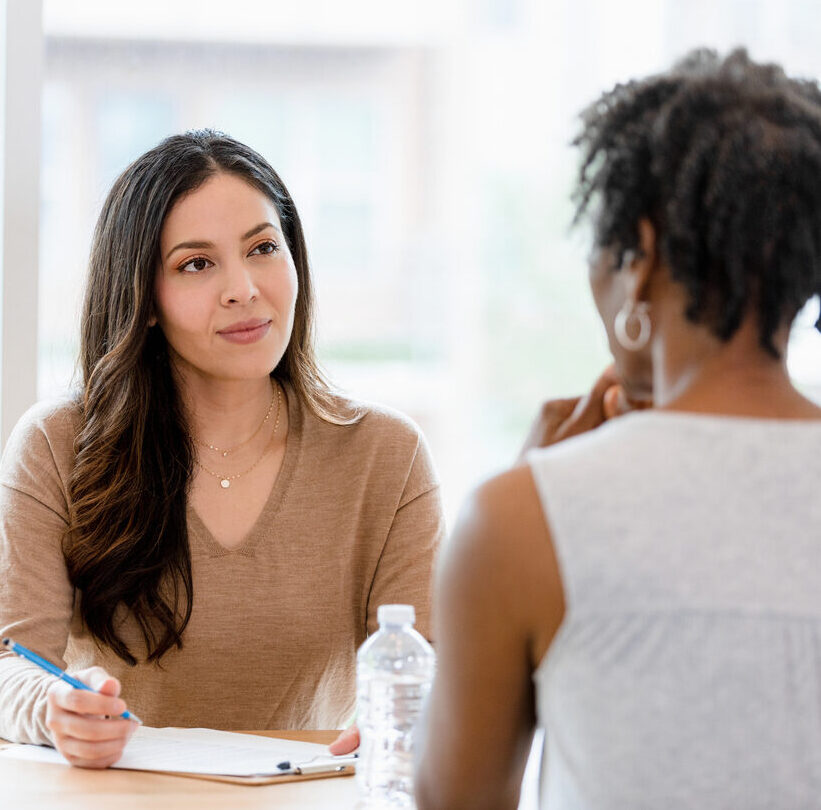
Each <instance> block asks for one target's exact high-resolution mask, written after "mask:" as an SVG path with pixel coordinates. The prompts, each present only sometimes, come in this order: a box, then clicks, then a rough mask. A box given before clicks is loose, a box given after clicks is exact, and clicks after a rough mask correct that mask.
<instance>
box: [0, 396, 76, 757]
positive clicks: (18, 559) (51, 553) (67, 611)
mask: <svg viewBox="0 0 821 810" xmlns="http://www.w3.org/2000/svg"><path fill="white" fill-rule="evenodd" d="M38 411H42V409H33V410H32V411H30V412H29V413H28V414H26V416H24V417H23V419H21V421H20V422H19V423H18V425H17V427H16V428H15V430H14V432H13V433H12V436H11V438H10V439H9V442H8V444H7V446H6V449H5V452H4V453H3V459H2V462H0V572H2V573H0V635H2V636H3V637H6V636H9V637H11V638H13V639H14V640H15V641H17V642H19V643H21V644H22V645H23V646H25V647H28V648H29V649H31V650H33V651H35V652H37V653H38V654H39V655H41V656H43V657H44V658H47V659H48V660H50V661H52V662H53V663H55V664H57V666H59V667H61V668H64V667H65V662H64V659H63V656H64V654H65V649H66V643H67V640H68V636H69V631H70V626H71V620H72V613H73V602H74V593H73V588H72V585H71V583H70V581H69V579H68V574H67V571H66V566H65V562H64V560H63V554H62V548H61V545H62V539H63V535H64V533H65V530H66V528H67V526H68V503H67V496H66V488H65V480H66V476H67V470H68V468H69V467H70V464H71V460H70V455H71V446H72V441H73V438H72V437H73V430H72V420H71V418H70V414H69V413H68V412H67V411H68V409H63V410H62V412H60V411H57V412H53V413H52V414H50V415H49V416H47V417H46V418H45V419H43V418H41V417H40V416H38ZM61 457H62V458H61ZM61 467H62V469H61ZM52 683H54V678H53V677H52V676H50V675H48V674H47V673H44V672H43V671H42V670H40V669H39V668H38V667H35V666H34V665H33V664H30V663H29V662H27V661H25V660H23V659H21V658H19V657H17V656H15V655H14V654H13V653H10V652H8V651H6V650H2V652H0V737H4V738H6V739H8V740H11V741H13V742H27V743H38V744H43V743H45V744H51V735H50V733H49V731H48V729H47V728H46V725H45V716H46V693H47V691H48V689H49V687H50V686H51V685H52Z"/></svg>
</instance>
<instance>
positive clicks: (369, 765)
mask: <svg viewBox="0 0 821 810" xmlns="http://www.w3.org/2000/svg"><path fill="white" fill-rule="evenodd" d="M377 618H378V620H379V631H378V632H376V633H374V634H373V635H372V636H371V637H370V638H369V639H368V640H367V641H366V642H365V643H364V644H363V645H362V646H361V647H360V648H359V652H358V653H357V656H356V685H357V724H358V726H359V734H360V747H359V761H358V762H357V764H356V780H357V782H358V784H359V789H360V791H361V792H362V793H363V795H364V798H365V806H366V807H404V808H413V807H415V803H414V800H413V738H414V726H415V724H416V721H417V720H418V718H419V716H420V714H421V712H422V703H423V701H424V700H425V698H426V697H427V694H428V692H429V691H430V687H431V683H432V682H433V674H434V670H435V668H436V656H435V655H434V652H433V648H432V647H431V646H430V644H428V642H427V641H425V639H424V638H423V637H422V636H421V635H420V634H419V633H417V632H416V630H414V629H413V623H414V620H415V614H414V610H413V607H412V606H411V605H380V607H379V610H378V611H377Z"/></svg>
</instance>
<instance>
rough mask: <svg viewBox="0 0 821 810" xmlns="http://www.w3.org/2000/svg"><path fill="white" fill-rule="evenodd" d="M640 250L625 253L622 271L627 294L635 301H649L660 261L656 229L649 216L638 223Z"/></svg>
mask: <svg viewBox="0 0 821 810" xmlns="http://www.w3.org/2000/svg"><path fill="white" fill-rule="evenodd" d="M638 236H639V245H638V250H636V251H628V252H627V253H626V254H625V261H624V265H623V266H622V272H624V273H625V274H626V275H625V282H626V286H627V295H628V297H629V298H631V299H632V300H633V301H647V300H648V299H649V297H650V280H651V277H652V275H653V272H654V270H655V269H656V265H657V263H658V253H657V249H656V229H655V228H654V227H653V223H652V222H650V220H649V219H647V217H642V218H641V219H640V220H639V223H638Z"/></svg>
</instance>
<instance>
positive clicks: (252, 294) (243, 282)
mask: <svg viewBox="0 0 821 810" xmlns="http://www.w3.org/2000/svg"><path fill="white" fill-rule="evenodd" d="M258 295H259V290H258V289H257V285H256V281H255V280H254V276H253V273H252V272H251V268H249V267H247V266H246V265H245V264H244V263H243V262H240V261H235V262H232V263H231V264H230V265H226V266H225V286H224V288H223V291H222V303H223V304H224V305H226V306H228V305H231V304H249V303H251V302H252V301H255V300H256V298H257V296H258Z"/></svg>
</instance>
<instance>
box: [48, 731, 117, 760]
mask: <svg viewBox="0 0 821 810" xmlns="http://www.w3.org/2000/svg"><path fill="white" fill-rule="evenodd" d="M127 741H128V738H127V737H125V736H122V737H118V738H117V739H114V740H99V741H94V742H92V741H90V740H83V739H79V738H77V737H69V736H66V737H63V741H62V742H63V746H62V748H61V750H60V753H61V754H62V755H63V756H64V757H65V758H66V759H69V757H71V758H72V759H76V760H79V761H83V762H96V761H99V760H107V759H111V758H114V757H116V758H117V759H119V758H120V757H121V756H122V753H123V749H124V748H125V744H126V742H127Z"/></svg>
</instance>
